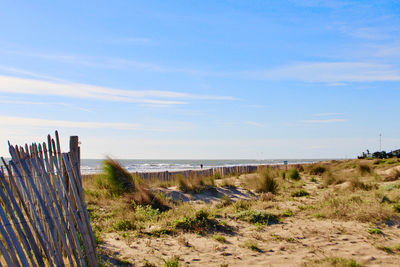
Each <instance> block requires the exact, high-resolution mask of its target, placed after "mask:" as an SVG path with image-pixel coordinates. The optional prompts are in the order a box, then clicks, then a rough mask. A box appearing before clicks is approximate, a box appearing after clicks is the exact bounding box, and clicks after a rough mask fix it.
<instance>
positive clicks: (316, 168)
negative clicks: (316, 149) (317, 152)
mask: <svg viewBox="0 0 400 267" xmlns="http://www.w3.org/2000/svg"><path fill="white" fill-rule="evenodd" d="M325 171H326V168H325V167H324V166H321V165H316V166H313V167H312V168H311V170H310V174H311V175H321V174H323V173H324V172H325Z"/></svg>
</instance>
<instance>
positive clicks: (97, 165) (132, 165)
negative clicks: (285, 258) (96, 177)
mask: <svg viewBox="0 0 400 267" xmlns="http://www.w3.org/2000/svg"><path fill="white" fill-rule="evenodd" d="M324 160H330V159H121V160H118V162H119V163H120V164H121V165H122V166H123V167H125V168H126V169H127V170H128V171H129V172H162V171H183V170H199V169H201V165H203V169H209V168H215V167H230V166H245V165H276V164H284V162H285V161H287V163H288V164H300V163H314V162H319V161H324ZM102 163H103V160H101V159H81V172H82V174H95V173H101V172H102Z"/></svg>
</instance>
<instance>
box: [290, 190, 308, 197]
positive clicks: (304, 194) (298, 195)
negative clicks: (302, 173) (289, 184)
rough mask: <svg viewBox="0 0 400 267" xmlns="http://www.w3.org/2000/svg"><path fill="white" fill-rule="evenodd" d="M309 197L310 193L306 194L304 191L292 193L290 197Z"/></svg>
mask: <svg viewBox="0 0 400 267" xmlns="http://www.w3.org/2000/svg"><path fill="white" fill-rule="evenodd" d="M309 195H310V193H308V192H307V191H306V190H304V189H300V190H299V191H296V192H293V193H292V197H305V196H309Z"/></svg>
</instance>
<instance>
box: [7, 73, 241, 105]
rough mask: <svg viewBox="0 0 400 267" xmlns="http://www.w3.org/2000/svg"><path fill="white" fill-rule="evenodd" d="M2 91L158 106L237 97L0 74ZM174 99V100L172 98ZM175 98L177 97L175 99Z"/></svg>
mask: <svg viewBox="0 0 400 267" xmlns="http://www.w3.org/2000/svg"><path fill="white" fill-rule="evenodd" d="M0 92H3V93H11V94H30V95H53V96H63V97H73V98H85V99H98V100H103V101H115V102H132V103H145V104H155V105H179V104H186V103H187V102H186V101H182V100H185V99H186V100H188V99H199V100H233V99H234V98H233V97H230V96H210V95H193V94H187V93H181V92H173V91H161V90H121V89H114V88H108V87H102V86H95V85H89V84H81V83H71V82H54V81H44V80H38V79H26V78H19V77H12V76H1V75H0ZM170 99H171V100H170ZM172 99H173V100H172Z"/></svg>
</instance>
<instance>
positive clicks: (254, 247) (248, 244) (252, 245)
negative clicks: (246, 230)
mask: <svg viewBox="0 0 400 267" xmlns="http://www.w3.org/2000/svg"><path fill="white" fill-rule="evenodd" d="M243 247H245V248H248V249H251V250H254V251H257V252H261V249H260V248H259V247H258V244H257V242H256V241H254V240H247V241H246V242H244V244H243Z"/></svg>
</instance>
